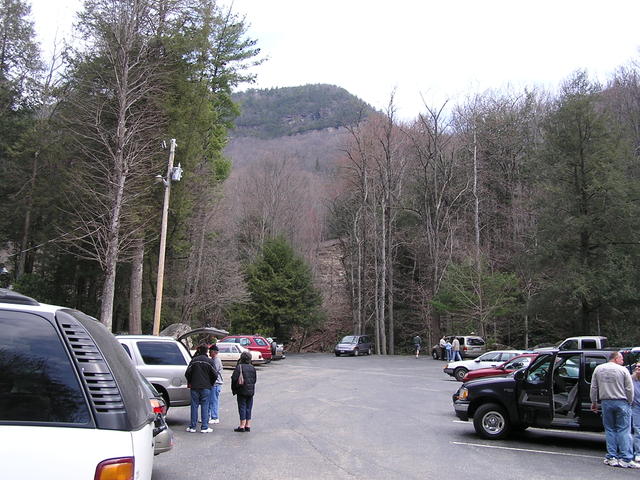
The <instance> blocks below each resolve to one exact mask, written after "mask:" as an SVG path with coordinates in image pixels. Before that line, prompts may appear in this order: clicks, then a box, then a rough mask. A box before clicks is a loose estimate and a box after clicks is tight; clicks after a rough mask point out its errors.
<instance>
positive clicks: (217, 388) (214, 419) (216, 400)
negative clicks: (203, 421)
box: [209, 343, 223, 424]
mask: <svg viewBox="0 0 640 480" xmlns="http://www.w3.org/2000/svg"><path fill="white" fill-rule="evenodd" d="M209 356H210V357H211V360H212V361H213V368H214V369H215V371H216V382H215V383H214V384H213V387H211V394H210V396H209V423H212V424H215V423H220V417H219V416H218V410H219V406H220V392H221V391H222V384H223V380H222V361H220V359H219V358H218V346H217V345H216V344H215V343H214V344H213V345H211V346H210V347H209Z"/></svg>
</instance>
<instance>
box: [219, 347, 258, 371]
mask: <svg viewBox="0 0 640 480" xmlns="http://www.w3.org/2000/svg"><path fill="white" fill-rule="evenodd" d="M216 345H217V346H218V358H219V359H220V361H221V362H222V366H223V367H231V368H235V366H236V365H237V364H238V360H239V359H240V355H241V354H242V352H250V353H251V364H252V365H264V364H265V363H267V361H266V360H265V359H264V357H263V356H262V354H261V353H260V352H257V351H255V350H249V349H248V348H245V347H243V346H242V345H240V344H239V343H233V342H222V341H220V342H218V343H216Z"/></svg>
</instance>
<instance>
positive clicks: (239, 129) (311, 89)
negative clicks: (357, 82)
mask: <svg viewBox="0 0 640 480" xmlns="http://www.w3.org/2000/svg"><path fill="white" fill-rule="evenodd" d="M233 100H234V101H235V102H237V103H238V104H239V105H240V109H241V115H240V117H238V118H237V119H236V128H235V129H234V130H233V131H232V132H231V136H232V137H257V138H262V139H272V138H277V137H284V136H289V135H296V134H300V133H305V132H310V131H315V130H324V129H336V128H340V127H345V126H349V125H354V124H356V123H358V122H359V121H360V120H362V119H363V118H365V117H366V116H368V115H369V114H371V113H373V112H374V109H373V108H372V107H371V106H370V105H368V104H366V103H365V102H363V101H362V100H360V99H359V98H357V97H355V96H353V95H352V94H350V93H349V92H347V91H346V90H345V89H344V88H340V87H336V86H333V85H323V84H318V85H304V86H300V87H283V88H271V89H264V90H256V89H251V90H247V91H246V92H240V93H236V94H234V96H233Z"/></svg>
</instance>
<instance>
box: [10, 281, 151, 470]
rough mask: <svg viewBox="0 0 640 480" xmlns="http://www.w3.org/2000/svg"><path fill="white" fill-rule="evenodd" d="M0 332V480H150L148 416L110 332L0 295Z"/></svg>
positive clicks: (74, 314) (75, 315)
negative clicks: (4, 479)
mask: <svg viewBox="0 0 640 480" xmlns="http://www.w3.org/2000/svg"><path fill="white" fill-rule="evenodd" d="M0 332H2V334H1V335H0V437H2V438H3V439H4V441H3V442H2V445H3V447H2V449H1V450H0V465H2V478H7V479H9V478H16V479H17V478H20V479H40V478H46V479H48V480H86V479H89V478H91V479H96V480H102V479H106V478H119V479H126V480H133V479H136V480H149V479H150V478H151V473H152V470H153V451H154V438H153V434H154V428H153V421H154V415H153V412H152V410H151V405H150V403H149V400H148V398H147V395H146V394H145V392H144V390H143V387H142V384H141V382H140V380H139V378H138V374H137V373H136V371H135V369H134V368H133V367H132V365H131V362H130V361H129V359H128V357H127V355H126V354H125V353H124V351H123V350H122V347H120V345H119V344H118V342H117V341H116V339H115V338H114V336H113V335H112V334H111V332H109V331H108V330H107V329H106V328H105V327H104V326H103V325H102V324H101V323H99V322H98V321H97V320H96V319H95V318H92V317H89V316H87V315H85V314H83V313H81V312H79V311H77V310H72V309H67V308H63V307H56V306H52V305H44V304H40V303H38V302H37V301H35V300H33V299H32V298H29V297H25V296H23V295H20V294H17V293H15V292H13V291H11V290H6V289H0ZM116 472H118V473H126V474H125V475H123V476H117V477H115V476H113V475H114V473H116Z"/></svg>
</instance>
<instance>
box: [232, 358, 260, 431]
mask: <svg viewBox="0 0 640 480" xmlns="http://www.w3.org/2000/svg"><path fill="white" fill-rule="evenodd" d="M256 380H257V375H256V369H255V368H254V367H253V365H252V364H251V353H250V352H242V354H241V355H240V360H238V365H236V368H235V370H234V371H233V374H232V375H231V392H232V393H233V394H234V395H236V398H237V400H238V413H239V414H240V426H239V427H238V428H234V429H233V431H234V432H250V431H251V409H252V408H253V394H254V393H255V385H256Z"/></svg>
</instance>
